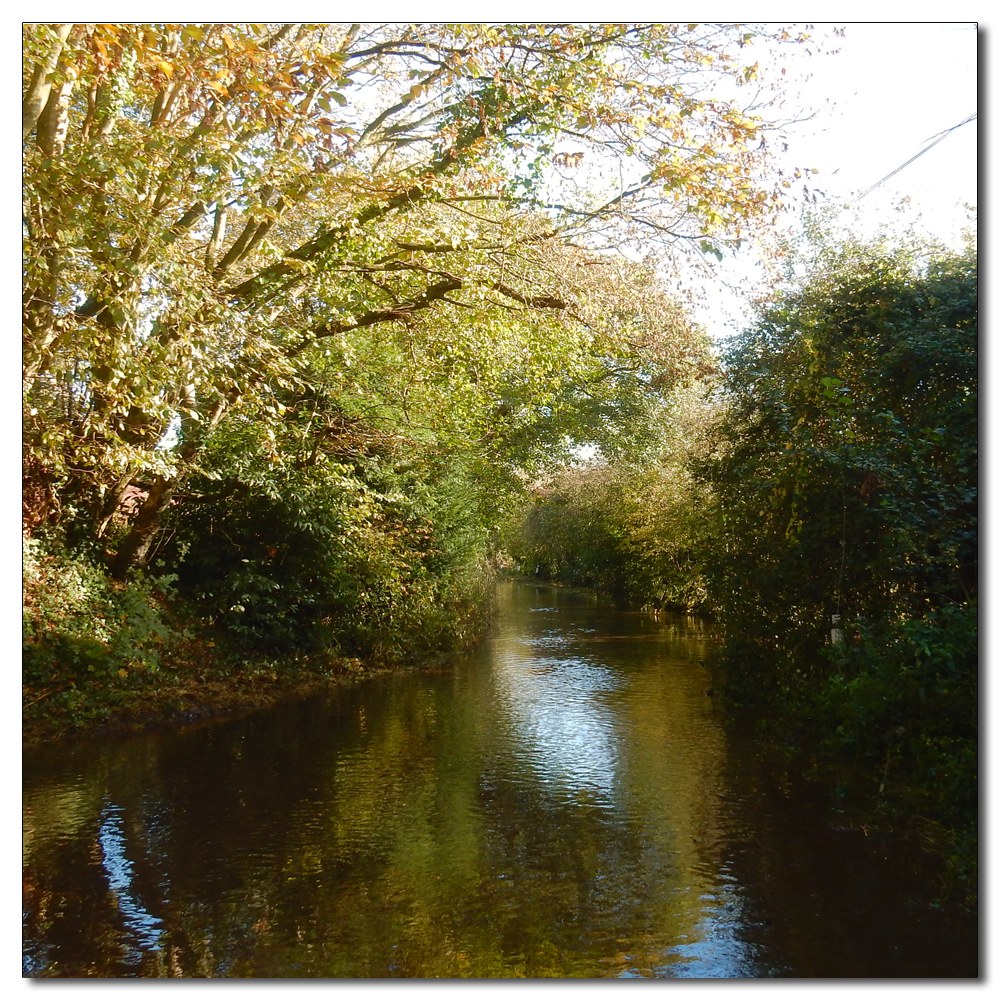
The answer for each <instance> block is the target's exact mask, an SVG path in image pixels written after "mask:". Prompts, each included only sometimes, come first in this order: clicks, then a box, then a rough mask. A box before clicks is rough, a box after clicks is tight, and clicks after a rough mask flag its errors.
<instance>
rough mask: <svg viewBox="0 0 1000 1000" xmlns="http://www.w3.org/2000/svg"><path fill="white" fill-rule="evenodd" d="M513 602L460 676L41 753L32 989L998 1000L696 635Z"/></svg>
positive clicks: (891, 859) (917, 889) (33, 779)
mask: <svg viewBox="0 0 1000 1000" xmlns="http://www.w3.org/2000/svg"><path fill="white" fill-rule="evenodd" d="M499 601H500V618H499V622H498V625H497V629H496V632H495V635H494V636H493V637H492V638H491V639H490V640H489V641H488V642H486V643H484V644H483V646H482V647H481V648H480V649H479V650H478V651H477V652H476V653H475V654H474V655H472V656H469V657H467V658H463V659H459V660H456V662H455V663H454V664H452V665H450V666H448V667H445V668H441V669H438V670H435V671H433V672H427V671H415V672H410V673H405V674H400V675H396V676H386V677H382V678H376V679H372V680H370V681H367V682H365V683H362V684H359V685H357V686H355V687H351V688H345V689H343V690H339V691H336V692H334V693H333V694H330V695H326V696H323V697H320V698H313V699H311V700H308V701H304V702H299V703H295V704H288V705H283V706H280V707H278V708H276V709H271V710H268V711H264V712H259V713H256V714H253V715H250V716H248V717H246V718H242V719H236V720H232V719H231V720H225V721H220V722H216V723H212V724H207V723H205V724H200V725H198V726H192V727H188V728H186V729H183V730H179V731H171V732H160V733H153V734H149V735H145V736H141V737H130V738H117V739H107V740H103V741H94V742H88V743H82V744H80V745H77V746H75V747H48V748H41V749H38V750H36V751H33V752H30V753H26V754H25V788H24V841H23V844H24V973H25V975H28V976H240V977H251V976H252V977H303V976H305V977H398V976H424V977H429V976H447V977H452V976H480V977H512V976H529V977H536V976H588V977H605V976H655V977H770V976H781V977H955V976H976V975H977V936H976V925H975V922H974V920H972V919H971V918H968V917H964V916H962V915H961V914H957V913H949V912H946V911H943V910H937V911H935V910H933V909H931V908H929V907H928V906H927V905H926V900H927V899H929V898H932V896H933V886H932V885H929V884H928V880H929V878H930V875H929V873H930V872H931V871H932V865H931V863H930V859H928V860H927V863H926V864H924V863H923V861H922V859H921V857H920V856H919V854H918V853H917V852H915V851H913V850H912V849H906V850H905V851H904V848H903V847H902V846H901V845H900V844H899V843H898V842H897V841H892V840H880V839H877V838H874V837H866V836H865V835H864V834H863V833H860V832H857V831H851V830H846V829H842V828H841V829H838V824H837V816H836V813H834V812H832V811H831V810H830V808H829V806H828V804H827V799H826V797H825V796H824V795H823V794H822V793H821V792H820V790H818V789H816V788H813V787H812V786H810V785H808V784H806V783H804V782H802V781H801V780H798V779H796V778H794V777H793V776H791V775H790V774H789V773H788V772H787V770H786V769H785V768H783V767H781V766H780V765H779V764H777V763H776V762H775V761H774V760H773V759H771V758H769V757H768V755H767V754H766V753H764V752H763V751H762V750H761V749H760V748H759V747H757V746H756V744H755V743H754V741H753V740H752V739H750V738H748V737H746V736H742V737H740V736H737V735H735V734H733V733H732V732H731V727H729V726H727V724H726V720H725V718H724V716H723V714H722V713H721V711H720V709H719V707H718V705H717V703H716V700H715V699H714V698H713V697H712V696H711V692H710V688H711V681H710V678H709V676H708V674H707V673H706V671H705V669H704V667H703V666H702V665H701V664H702V661H703V660H704V659H705V657H706V655H707V654H708V652H709V651H710V649H711V643H712V640H711V637H710V636H709V635H708V634H707V633H705V632H704V631H703V630H702V629H701V628H700V627H699V625H698V624H697V623H696V622H694V621H693V620H691V619H685V618H680V617H677V618H669V619H667V620H666V621H660V622H656V621H654V620H653V619H652V617H651V616H649V615H646V614H641V613H632V612H622V611H618V610H615V609H614V608H612V607H610V606H609V605H607V604H605V603H602V602H600V601H597V600H595V599H591V598H588V597H586V596H581V595H578V594H573V593H569V592H566V591H561V590H558V589H552V588H547V587H536V586H532V585H527V584H504V585H502V586H501V588H500V593H499Z"/></svg>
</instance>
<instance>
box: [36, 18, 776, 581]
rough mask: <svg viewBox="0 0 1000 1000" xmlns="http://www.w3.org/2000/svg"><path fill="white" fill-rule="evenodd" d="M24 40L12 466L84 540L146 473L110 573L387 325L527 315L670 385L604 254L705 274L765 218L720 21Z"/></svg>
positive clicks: (672, 346)
mask: <svg viewBox="0 0 1000 1000" xmlns="http://www.w3.org/2000/svg"><path fill="white" fill-rule="evenodd" d="M778 35H779V37H780V35H781V33H778ZM24 37H25V45H24V53H25V61H24V68H23V79H24V87H25V90H24V95H25V96H24V103H23V131H24V138H25V141H26V142H25V147H24V174H25V185H24V190H25V205H24V227H23V229H24V233H25V254H24V306H23V315H24V320H23V330H24V371H23V379H24V388H25V399H26V403H27V405H28V412H27V416H26V430H27V435H28V443H29V453H30V457H31V458H32V459H33V461H34V463H35V467H36V468H40V469H44V470H46V472H47V474H49V475H50V476H55V477H62V478H63V479H64V480H65V482H66V483H67V486H66V490H65V491H64V492H65V495H66V497H67V498H72V502H74V503H75V504H77V506H80V505H81V504H83V505H84V506H89V511H90V513H89V519H90V521H91V523H92V526H93V531H94V533H95V534H96V535H98V536H100V535H101V534H102V533H103V531H104V530H105V526H106V525H107V524H108V523H109V519H110V518H111V516H112V515H113V514H114V512H115V510H116V509H117V507H118V505H119V503H120V502H121V500H122V498H123V497H124V496H125V494H126V491H127V489H128V486H129V485H130V484H131V483H132V482H133V481H134V480H135V479H136V477H137V476H138V477H142V480H143V482H144V483H145V484H146V485H147V486H148V487H149V489H148V496H147V499H146V501H145V503H144V504H143V506H142V508H141V509H140V510H139V512H138V514H137V516H136V517H135V519H134V521H133V524H132V529H131V532H130V534H129V536H128V537H127V538H126V539H125V540H124V541H123V543H122V544H121V546H120V548H119V550H118V553H117V557H116V568H117V571H118V572H119V573H125V572H127V570H128V569H129V568H131V567H133V566H141V565H142V564H143V563H144V561H145V559H146V558H147V555H148V551H149V546H150V544H151V541H152V539H153V538H154V537H155V534H156V532H157V530H158V527H159V524H160V521H161V518H162V514H163V512H164V510H165V509H166V508H167V506H168V505H169V504H170V502H171V501H172V499H173V498H174V494H175V492H176V490H177V486H178V484H179V483H180V482H182V481H183V478H184V476H185V475H186V474H187V471H188V470H189V469H191V468H194V467H195V465H196V463H197V459H198V455H199V453H200V451H201V448H202V446H203V442H204V440H205V438H206V435H207V434H209V433H210V432H211V431H212V430H213V429H214V428H216V427H217V426H218V425H219V423H220V422H221V421H222V420H223V419H225V418H226V415H227V413H228V412H229V411H230V409H231V408H232V407H233V406H234V404H236V403H237V402H238V401H239V400H240V399H241V398H242V397H243V396H244V395H245V394H246V393H247V392H249V391H258V390H259V388H260V387H262V386H264V387H271V388H272V389H273V388H274V387H275V386H280V385H281V384H282V383H283V382H284V383H286V384H288V383H290V382H291V381H293V380H294V379H295V378H296V377H297V376H298V375H300V374H301V373H302V372H303V370H304V366H306V365H307V364H308V356H309V355H310V353H313V352H315V351H317V350H324V349H326V345H327V344H329V343H330V342H331V341H336V340H338V338H339V339H340V340H341V341H344V339H345V338H350V336H352V335H354V334H355V333H356V332H357V331H363V330H366V329H372V328H375V327H380V326H383V325H386V324H390V325H393V326H394V327H397V326H398V327H402V328H405V329H406V330H408V331H410V332H411V334H412V335H413V336H415V337H416V338H418V339H419V338H421V337H423V336H424V335H425V333H424V331H425V330H426V329H428V328H429V325H428V323H426V322H425V319H426V318H428V317H432V318H440V317H441V316H442V315H444V314H447V316H448V318H449V321H450V322H452V321H455V320H454V317H458V316H461V315H463V314H467V315H468V316H469V319H468V320H467V322H471V321H472V318H471V317H472V313H470V312H469V311H470V310H472V311H473V312H475V313H476V314H483V313H492V314H493V315H495V316H498V317H501V316H505V315H510V316H514V317H519V318H520V320H524V319H525V318H526V317H530V316H532V315H538V316H541V317H547V318H545V319H543V320H542V326H541V327H540V329H543V330H549V331H554V330H556V329H559V328H561V329H565V328H568V327H572V328H577V329H581V330H584V331H587V335H586V336H584V337H583V338H582V339H583V341H586V339H587V337H588V336H589V337H591V339H592V341H593V343H591V344H587V343H583V344H582V345H581V350H583V351H589V352H590V353H591V355H592V356H604V355H608V354H613V353H614V351H611V350H609V348H608V343H609V340H608V338H609V337H610V338H611V341H610V342H613V343H616V344H621V343H623V342H626V341H627V344H626V350H627V351H645V352H647V353H649V354H650V355H651V356H658V357H660V358H662V359H664V361H665V364H664V366H663V373H664V376H663V377H664V378H665V379H666V378H667V376H668V375H669V374H670V373H671V372H674V373H676V372H677V371H678V370H682V369H683V368H684V367H685V364H684V356H685V354H688V355H690V354H692V348H691V344H690V342H689V341H688V340H687V339H685V337H684V336H680V337H678V336H677V334H678V333H679V332H680V331H681V327H679V326H678V325H677V324H671V323H666V324H662V323H661V324H660V325H659V326H657V323H656V317H655V315H651V314H650V310H649V309H645V313H646V316H645V319H644V321H643V322H637V321H636V320H635V317H634V315H633V314H634V313H635V312H636V307H635V306H634V305H628V304H625V305H622V304H621V303H618V304H614V303H613V302H612V300H613V298H614V296H613V295H612V294H611V293H612V290H613V287H614V284H615V281H614V278H597V279H595V278H593V277H592V276H593V275H595V274H600V272H601V271H602V269H603V270H605V271H606V269H607V266H608V265H607V262H606V261H605V259H604V258H601V257H597V256H595V251H597V250H599V249H607V248H608V247H610V246H623V245H626V244H628V243H630V242H631V243H632V244H636V242H637V241H639V242H641V245H642V248H643V250H644V252H645V253H646V254H647V255H650V256H652V257H653V258H656V257H659V258H661V259H663V258H667V257H669V256H670V255H672V254H676V253H677V252H679V251H680V250H681V249H682V248H685V247H691V248H694V250H695V252H697V253H706V252H717V250H718V247H719V246H721V245H723V244H724V243H725V242H726V241H727V240H738V239H740V238H742V237H743V236H744V235H746V233H747V232H748V231H749V230H750V229H752V227H754V226H757V225H759V224H761V223H763V222H765V221H766V219H767V218H768V217H769V216H770V215H771V214H772V213H773V212H774V211H775V210H776V208H777V206H778V205H779V204H780V196H779V193H778V191H779V190H780V188H778V189H775V188H774V187H772V186H771V185H770V184H769V183H768V182H766V181H765V180H764V179H763V176H762V173H761V168H762V166H763V163H764V157H765V153H764V151H763V150H762V148H761V147H762V146H763V143H762V142H761V138H762V136H763V134H764V131H765V129H766V128H767V126H766V124H765V122H764V121H763V120H762V119H761V118H760V117H759V116H758V115H756V114H755V113H753V111H752V110H751V109H749V108H746V107H741V106H740V104H739V102H738V101H737V100H736V99H735V97H734V96H733V95H738V94H739V93H740V91H738V90H736V89H735V84H737V83H741V82H747V81H750V80H752V79H753V77H754V75H755V72H756V68H755V67H754V66H748V65H746V60H741V59H740V58H738V56H739V55H740V54H741V53H740V51H739V47H741V46H745V45H747V43H749V42H751V41H752V40H753V32H750V31H747V30H746V29H744V28H741V27H738V26H735V25H676V24H597V25H573V24H547V25H537V24H475V25H450V24H379V25H360V24H350V25H347V24H246V23H240V24H235V23H232V24H204V25H199V24H167V23H157V24H91V23H88V24H75V25H67V24H59V25H49V24H29V25H26V26H25V35H24ZM784 38H786V39H789V36H788V34H787V33H784ZM734 53H735V54H734ZM717 86H718V87H721V89H715V90H713V88H716V87H717ZM727 94H728V95H729V96H726V95H727ZM609 305H610V306H611V308H610V309H609ZM639 311H640V312H642V311H643V310H642V309H640V310H639ZM653 312H654V313H655V309H654V310H653ZM552 317H557V318H558V324H552V323H551V322H550V320H551V318H552ZM476 321H477V322H478V319H477V320H476ZM457 322H459V323H461V322H462V321H461V320H457ZM532 322H533V321H532ZM556 340H557V338H553V340H552V342H556ZM483 349H484V350H486V351H487V352H489V351H491V350H492V345H491V344H489V343H487V344H484V345H483ZM177 424H179V428H178V434H177V442H176V443H175V444H174V445H172V446H169V447H168V446H164V443H165V438H164V435H165V433H166V432H167V430H168V429H169V428H171V427H172V426H175V425H177ZM67 491H68V492H67ZM95 496H96V497H98V500H97V502H95V501H94V499H93V498H94V497H95Z"/></svg>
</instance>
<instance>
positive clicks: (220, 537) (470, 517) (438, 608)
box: [161, 399, 486, 660]
mask: <svg viewBox="0 0 1000 1000" xmlns="http://www.w3.org/2000/svg"><path fill="white" fill-rule="evenodd" d="M314 401H316V400H315V399H314ZM315 414H316V410H315V408H313V409H308V408H305V407H301V406H299V407H289V408H288V411H287V419H286V421H285V423H284V424H282V425H280V426H279V428H278V429H279V434H278V435H275V434H274V433H273V431H272V430H271V429H270V428H269V427H267V426H266V425H262V424H261V423H258V422H257V421H254V420H252V419H244V420H243V421H240V422H239V423H237V422H236V421H233V422H231V423H230V424H229V425H227V428H226V429H225V431H224V432H222V433H220V434H219V435H217V437H216V438H215V439H214V440H213V443H212V447H211V448H210V449H209V450H208V452H207V454H206V456H205V459H204V462H203V468H204V474H203V475H201V476H199V477H195V478H193V479H192V480H191V482H190V486H189V489H190V490H191V491H192V493H193V494H194V496H193V497H192V498H191V500H192V502H189V503H187V504H185V505H183V506H181V507H180V508H179V509H178V510H177V512H176V513H175V514H174V515H173V516H172V517H171V519H170V521H169V528H170V534H171V537H170V541H169V543H168V545H167V546H165V547H164V549H163V550H162V553H161V557H162V558H166V559H168V560H169V561H170V562H171V564H174V565H177V567H178V573H179V577H180V583H181V585H182V587H183V588H184V591H185V593H186V594H188V595H189V596H190V597H191V598H193V599H194V600H195V602H196V603H197V605H198V606H199V607H200V608H202V609H203V611H204V613H206V614H207V615H209V616H211V617H212V618H213V620H214V621H215V623H216V624H217V625H219V626H221V627H222V628H224V629H225V630H226V631H227V632H228V633H229V634H230V635H231V636H232V637H233V638H234V639H235V640H236V642H237V643H238V645H239V646H241V647H242V648H244V649H247V650H254V651H261V652H267V653H275V652H278V653H286V654H291V653H293V652H296V651H315V650H322V649H327V650H330V651H331V652H334V653H343V654H345V655H352V656H353V655H356V656H362V657H366V658H373V659H376V660H399V659H407V658H416V657H419V656H421V655H427V654H428V653H430V652H433V651H435V650H437V649H440V648H442V647H447V646H448V645H450V644H453V643H456V642H460V641H462V640H467V639H468V638H469V636H468V634H467V633H466V631H465V630H466V629H467V628H468V626H469V625H470V617H471V618H474V617H475V609H476V607H477V606H478V604H479V602H480V600H481V599H482V598H483V597H485V595H484V594H483V593H482V592H481V589H482V588H481V581H480V577H481V575H482V567H481V566H479V565H478V563H477V555H478V553H479V552H481V551H482V550H483V548H484V544H485V541H486V538H485V536H484V533H483V531H482V529H480V528H478V526H477V518H476V514H477V512H476V510H475V509H474V507H471V506H470V505H469V503H468V499H467V498H466V499H465V501H464V502H463V498H462V490H461V486H462V485H463V484H462V483H461V482H459V481H456V476H457V470H456V468H455V466H454V463H451V464H449V462H448V461H447V459H446V458H444V459H442V458H436V457H435V456H434V455H433V454H432V453H428V452H427V451H424V452H421V450H420V449H419V448H417V447H416V445H415V444H414V443H413V442H409V443H408V445H407V446H405V447H404V443H403V442H401V441H400V440H398V439H396V438H394V437H390V436H386V435H382V436H381V437H379V436H378V435H376V434H374V433H373V432H371V431H370V430H367V431H366V430H365V429H364V428H363V427H361V426H359V425H358V424H357V423H356V422H354V421H350V420H340V422H339V423H338V422H337V421H335V420H334V419H333V418H332V414H328V415H329V416H331V419H330V420H329V421H327V422H325V423H324V424H323V427H324V428H326V430H327V431H329V433H328V434H327V435H325V436H323V437H321V438H319V439H318V443H319V444H321V445H322V446H321V447H315V446H314V445H316V443H317V438H316V437H315V436H313V438H312V439H311V440H310V439H309V438H308V437H307V438H305V439H303V436H302V426H301V422H302V421H303V420H308V419H310V418H311V417H313V418H314V417H315ZM300 446H308V447H309V449H310V450H309V451H306V450H305V447H301V450H300ZM209 476H210V478H209ZM459 478H460V477H459ZM477 588H478V589H477Z"/></svg>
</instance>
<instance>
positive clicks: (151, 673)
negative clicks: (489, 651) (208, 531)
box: [22, 538, 490, 744]
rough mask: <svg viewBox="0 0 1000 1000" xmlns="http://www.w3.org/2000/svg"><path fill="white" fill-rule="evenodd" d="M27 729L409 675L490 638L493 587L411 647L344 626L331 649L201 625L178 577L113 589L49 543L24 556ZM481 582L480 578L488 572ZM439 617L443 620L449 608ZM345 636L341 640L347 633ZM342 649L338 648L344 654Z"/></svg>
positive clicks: (259, 702) (181, 711)
mask: <svg viewBox="0 0 1000 1000" xmlns="http://www.w3.org/2000/svg"><path fill="white" fill-rule="evenodd" d="M23 563H24V566H23V569H24V590H23V617H22V665H23V680H22V723H23V736H24V740H25V742H26V743H29V744H30V743H35V742H39V741H44V740H49V739H60V738H66V737H69V736H77V735H80V734H84V733H97V732H104V731H116V730H128V729H140V728H147V727H149V726H153V725H157V724H161V723H169V722H177V721H184V720H189V719H192V718H199V717H205V716H209V715H216V714H220V713H228V712H233V711H241V710H245V709H253V708H258V707H263V706H266V705H269V704H273V703H275V702H277V701H279V700H282V699H284V698H288V697H292V696H301V695H304V694H307V693H310V692H313V691H319V690H322V689H324V688H326V687H328V686H330V685H333V684H340V683H344V682H345V681H349V680H352V679H356V678H360V677H364V676H368V675H370V674H373V673H376V672H381V671H385V670H394V669H403V668H407V667H413V666H415V665H420V664H422V663H426V662H432V661H433V659H434V658H435V657H436V656H440V655H442V654H444V653H446V652H448V651H452V650H455V649H458V648H461V647H462V646H465V645H468V644H469V643H471V642H472V641H474V639H475V638H476V637H477V636H478V634H480V633H481V632H482V630H484V629H485V627H486V623H487V622H488V620H489V615H490V608H489V605H488V603H487V602H486V600H485V597H486V590H487V587H488V584H487V583H486V582H485V581H480V586H479V588H478V589H477V592H476V593H475V594H471V593H467V594H466V596H465V601H464V602H459V601H457V600H453V601H452V604H451V606H450V608H448V609H447V611H450V613H451V619H450V621H451V622H452V627H451V628H449V629H448V630H443V629H439V630H438V631H437V632H436V633H433V634H431V633H430V632H429V631H428V630H425V631H424V632H423V634H422V635H421V636H420V637H419V638H414V639H413V641H412V642H410V643H409V644H408V646H409V648H408V649H406V648H405V647H404V643H403V641H402V638H403V637H402V636H398V637H396V638H397V639H398V640H399V642H398V644H397V645H395V646H389V645H388V644H386V643H385V642H382V643H380V644H378V645H377V646H368V647H367V648H366V647H364V646H361V645H359V644H357V643H356V642H355V643H354V645H353V646H352V647H351V648H350V650H349V651H345V649H344V648H343V646H346V645H347V641H346V640H347V639H348V638H351V637H352V636H353V635H354V634H355V633H356V628H357V624H356V622H350V623H348V626H347V629H350V633H348V631H347V629H344V630H343V632H342V634H341V635H340V636H339V638H340V640H341V642H338V634H337V631H336V629H335V628H328V629H327V631H326V642H322V643H320V642H317V641H315V636H313V637H312V641H309V642H303V643H299V644H290V645H289V646H288V647H287V648H285V649H284V650H282V649H281V648H279V647H278V646H277V645H275V644H265V643H256V644H255V643H253V642H248V641H247V636H246V634H245V633H240V632H237V631H234V630H230V629H229V628H227V627H226V624H225V623H224V622H221V623H220V622H219V621H217V620H214V619H213V617H212V616H208V617H206V616H205V615H204V613H203V612H204V609H203V608H201V607H199V605H198V604H197V603H196V602H195V601H193V600H192V599H191V597H190V595H186V594H184V593H183V592H182V590H181V589H179V588H178V584H177V580H176V578H175V577H173V576H160V577H157V576H152V575H150V576H147V575H136V576H134V577H130V578H129V579H128V580H126V581H119V580H115V579H113V578H111V577H109V576H107V575H106V573H105V572H104V569H103V567H102V566H100V565H99V564H96V563H95V562H94V561H92V560H89V559H87V558H85V557H83V556H81V555H78V554H77V555H73V554H70V553H69V552H67V550H66V548H65V546H64V545H63V544H61V543H60V542H58V541H55V540H53V539H51V538H50V539H49V540H48V542H43V541H40V540H37V539H27V540H26V541H25V544H24V552H23ZM484 572H485V570H484ZM436 611H437V614H439V615H440V616H441V617H442V618H444V617H445V614H446V609H444V608H443V607H439V608H437V609H436ZM345 633H346V634H345ZM341 643H343V645H341Z"/></svg>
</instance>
